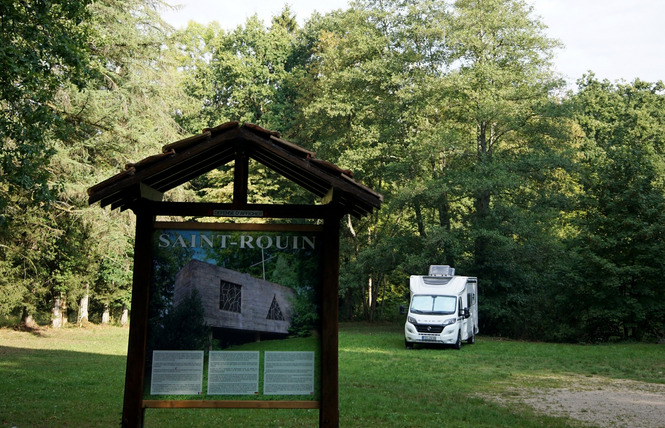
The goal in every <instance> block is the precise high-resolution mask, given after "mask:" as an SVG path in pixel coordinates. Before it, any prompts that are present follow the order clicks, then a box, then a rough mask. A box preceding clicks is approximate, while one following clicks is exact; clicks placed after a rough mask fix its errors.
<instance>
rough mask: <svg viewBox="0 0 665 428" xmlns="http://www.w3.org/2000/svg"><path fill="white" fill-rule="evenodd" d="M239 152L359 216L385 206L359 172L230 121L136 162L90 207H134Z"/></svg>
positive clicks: (97, 192) (94, 191) (91, 192)
mask: <svg viewBox="0 0 665 428" xmlns="http://www.w3.org/2000/svg"><path fill="white" fill-rule="evenodd" d="M239 153H243V154H245V155H247V156H248V157H249V158H251V159H254V160H255V161H257V162H259V163H261V164H263V165H265V166H266V167H268V168H270V169H272V170H273V171H275V172H277V173H279V174H281V175H282V176H284V177H286V178H288V179H289V180H291V181H293V182H295V183H296V184H298V185H299V186H301V187H303V188H305V189H307V190H309V191H310V192H312V193H314V194H315V195H316V196H318V197H324V196H326V195H328V194H329V192H330V191H331V190H332V191H333V195H334V200H335V202H336V203H339V204H340V205H341V206H342V208H343V209H344V210H345V211H346V212H348V213H350V214H353V215H354V216H356V217H362V216H364V215H367V214H369V213H371V212H372V210H373V209H375V208H377V209H378V208H379V207H380V206H381V203H382V202H383V196H382V195H381V194H379V193H377V192H375V191H374V190H372V189H370V188H368V187H366V186H364V185H362V184H361V183H359V182H357V181H355V180H354V179H353V173H352V172H351V171H349V170H344V169H341V168H339V167H338V166H336V165H334V164H332V163H330V162H327V161H325V160H322V159H317V158H316V157H315V153H314V152H312V151H310V150H307V149H305V148H302V147H300V146H298V145H296V144H293V143H291V142H289V141H285V140H282V139H281V138H280V134H279V133H278V132H274V131H269V130H267V129H264V128H261V127H259V126H257V125H253V124H249V123H245V124H243V125H240V124H239V123H238V122H227V123H224V124H222V125H219V126H216V127H214V128H207V129H204V130H203V132H202V133H201V134H198V135H194V136H192V137H189V138H185V139H184V140H180V141H176V142H174V143H171V144H167V145H165V146H164V147H163V148H162V153H160V154H156V155H154V156H149V157H147V158H145V159H143V160H141V161H139V162H136V163H130V164H127V165H126V166H125V170H124V171H122V172H120V173H119V174H116V175H114V176H113V177H110V178H108V179H107V180H104V181H102V182H101V183H98V184H96V185H94V186H92V187H90V188H89V189H88V197H89V198H88V203H89V204H94V203H95V202H100V203H101V205H102V206H107V205H111V207H112V208H120V209H123V210H124V209H127V208H131V207H132V206H133V204H135V203H136V202H137V201H138V200H139V199H140V198H141V191H140V188H141V187H142V186H148V187H149V188H151V189H154V190H156V191H158V192H161V193H164V192H166V191H168V190H170V189H173V188H175V187H177V186H179V185H181V184H183V183H186V182H188V181H190V180H192V179H194V178H196V177H198V176H200V175H202V174H205V173H207V172H209V171H211V170H213V169H215V168H218V167H220V166H222V165H225V164H227V163H229V162H231V161H233V160H235V159H236V157H237V155H238V154H239Z"/></svg>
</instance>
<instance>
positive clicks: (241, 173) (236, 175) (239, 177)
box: [233, 148, 249, 209]
mask: <svg viewBox="0 0 665 428" xmlns="http://www.w3.org/2000/svg"><path fill="white" fill-rule="evenodd" d="M248 181H249V157H248V156H247V154H246V153H244V151H243V150H242V149H241V148H236V159H235V162H234V166H233V206H234V208H235V209H240V208H242V207H244V206H246V205H247V190H248V187H249V183H248Z"/></svg>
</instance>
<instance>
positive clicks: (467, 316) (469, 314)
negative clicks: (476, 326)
mask: <svg viewBox="0 0 665 428" xmlns="http://www.w3.org/2000/svg"><path fill="white" fill-rule="evenodd" d="M469 317H471V312H469V308H464V318H469Z"/></svg>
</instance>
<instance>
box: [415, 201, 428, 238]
mask: <svg viewBox="0 0 665 428" xmlns="http://www.w3.org/2000/svg"><path fill="white" fill-rule="evenodd" d="M413 209H414V210H415V212H416V224H417V225H418V234H420V236H421V237H423V238H427V233H426V232H425V223H424V222H423V213H422V208H421V207H420V202H414V203H413Z"/></svg>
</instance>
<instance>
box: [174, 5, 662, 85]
mask: <svg viewBox="0 0 665 428" xmlns="http://www.w3.org/2000/svg"><path fill="white" fill-rule="evenodd" d="M526 1H527V3H528V4H531V5H532V6H533V7H534V13H535V15H537V16H540V17H541V18H542V21H543V22H544V23H545V25H547V27H548V28H547V30H546V34H547V35H548V36H550V37H552V38H555V39H558V40H559V41H561V42H562V43H563V44H564V47H563V48H562V49H558V50H557V51H556V52H555V59H554V66H555V69H556V71H557V72H559V73H560V74H561V75H562V76H563V77H564V78H565V79H566V80H567V81H568V84H569V86H571V87H572V86H574V83H575V81H576V80H577V79H579V78H581V77H582V75H583V74H585V73H587V72H588V71H589V70H591V71H593V72H594V74H595V75H596V77H597V78H599V79H609V80H610V81H612V82H616V81H625V82H632V81H634V80H635V79H636V78H639V79H641V80H645V81H648V82H656V81H658V80H663V81H665V20H663V17H664V16H665V1H663V0H526ZM170 3H172V4H180V5H181V6H182V7H181V9H180V10H178V11H167V12H164V13H163V14H162V16H163V17H164V19H165V20H166V21H167V22H169V23H170V24H171V25H173V26H175V27H176V28H184V27H185V26H186V25H187V23H188V22H189V21H190V20H191V21H195V22H198V23H201V24H207V23H209V22H211V21H213V20H215V21H217V22H219V24H220V25H221V26H222V28H224V29H227V30H231V29H234V28H235V27H237V26H238V25H243V24H244V23H245V21H246V20H247V18H248V17H250V16H252V15H254V14H257V15H258V17H259V18H260V19H262V20H263V21H264V22H265V23H266V24H269V23H270V19H271V17H272V16H273V15H276V14H277V13H279V12H280V11H281V10H282V8H283V5H284V4H286V3H288V4H289V5H290V6H291V10H292V11H294V13H295V14H296V19H297V20H298V22H299V24H302V23H303V22H304V21H305V20H306V19H307V18H308V17H309V16H310V15H311V14H312V13H313V12H314V11H317V12H320V13H327V12H329V11H331V10H335V9H346V8H347V5H348V2H347V1H346V0H325V1H317V0H284V1H281V0H241V1H237V0H236V1H229V0H171V1H170Z"/></svg>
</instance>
